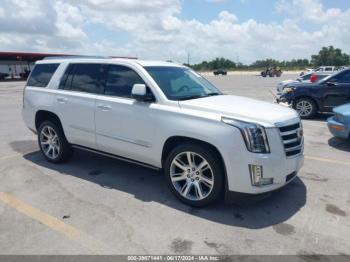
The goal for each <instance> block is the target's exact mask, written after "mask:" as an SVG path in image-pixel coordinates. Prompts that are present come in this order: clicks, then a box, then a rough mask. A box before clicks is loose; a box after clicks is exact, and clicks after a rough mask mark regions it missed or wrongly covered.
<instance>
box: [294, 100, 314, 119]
mask: <svg viewBox="0 0 350 262" xmlns="http://www.w3.org/2000/svg"><path fill="white" fill-rule="evenodd" d="M294 109H295V110H296V111H297V112H298V114H299V115H300V117H301V118H304V119H307V118H312V117H314V116H315V115H316V113H317V105H316V103H315V102H314V101H313V100H312V99H310V98H300V99H298V100H297V101H296V102H295V103H294Z"/></svg>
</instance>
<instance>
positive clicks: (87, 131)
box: [69, 125, 95, 133]
mask: <svg viewBox="0 0 350 262" xmlns="http://www.w3.org/2000/svg"><path fill="white" fill-rule="evenodd" d="M69 127H70V128H73V129H76V130H79V131H83V132H86V133H94V132H95V131H94V130H91V129H87V128H84V127H80V126H76V125H69Z"/></svg>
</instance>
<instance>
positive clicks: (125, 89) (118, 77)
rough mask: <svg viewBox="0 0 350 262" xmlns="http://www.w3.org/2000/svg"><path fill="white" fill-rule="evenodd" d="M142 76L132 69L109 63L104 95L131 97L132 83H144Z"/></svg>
mask: <svg viewBox="0 0 350 262" xmlns="http://www.w3.org/2000/svg"><path fill="white" fill-rule="evenodd" d="M144 83H145V82H144V81H143V80H142V78H141V77H140V76H139V75H138V74H137V73H136V72H135V71H134V70H132V69H130V68H128V67H125V66H119V65H110V66H109V70H108V73H107V81H106V87H105V95H109V96H120V97H131V89H132V88H133V86H134V84H144Z"/></svg>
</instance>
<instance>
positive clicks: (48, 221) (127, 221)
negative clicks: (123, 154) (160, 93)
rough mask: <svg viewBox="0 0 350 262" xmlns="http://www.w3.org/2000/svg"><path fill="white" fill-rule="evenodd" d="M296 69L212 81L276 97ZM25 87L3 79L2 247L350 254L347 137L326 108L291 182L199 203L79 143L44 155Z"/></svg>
mask: <svg viewBox="0 0 350 262" xmlns="http://www.w3.org/2000/svg"><path fill="white" fill-rule="evenodd" d="M296 77H297V76H296V75H284V76H282V77H281V78H261V77H260V76H256V75H241V76H239V75H229V76H219V77H214V76H208V79H209V80H211V81H212V82H213V83H214V84H216V85H217V86H218V87H219V88H220V89H221V90H222V91H223V92H225V93H228V94H234V95H241V96H247V97H252V98H256V99H259V100H264V101H269V102H272V100H273V97H272V95H271V94H270V92H269V90H274V88H275V86H276V84H277V83H278V81H281V80H283V79H289V78H291V79H293V78H296ZM23 86H24V82H6V83H0V254H225V255H227V254H279V255H281V254H298V255H304V254H350V252H349V250H350V219H349V215H350V194H349V188H350V142H349V141H348V142H346V141H341V140H338V139H335V138H333V137H332V136H331V134H330V133H329V131H328V129H327V126H326V119H327V116H325V115H320V116H318V117H317V119H315V120H306V121H303V125H304V134H305V165H304V167H303V168H302V170H301V172H300V173H299V175H298V177H297V178H296V179H295V180H294V181H293V182H292V183H290V184H289V185H288V186H286V187H285V188H283V189H281V190H278V191H276V192H274V193H272V194H271V196H269V197H268V198H265V199H259V198H243V199H240V200H239V201H237V203H235V204H227V203H226V204H225V203H222V202H221V203H218V204H216V205H214V206H210V207H206V208H202V209H196V208H192V207H189V206H186V205H184V204H182V203H180V202H179V201H178V200H177V199H175V197H174V196H173V195H172V194H171V193H170V192H169V191H168V189H167V188H166V185H165V182H164V181H163V177H162V174H161V173H160V172H156V171H153V170H149V169H145V168H143V167H139V166H134V165H131V164H127V163H124V162H120V161H117V160H114V159H109V158H105V157H102V156H97V155H94V154H91V153H87V152H82V151H76V152H75V155H74V157H73V158H72V159H71V160H70V161H69V162H68V163H66V164H61V165H54V164H50V163H48V162H46V161H45V159H44V158H43V156H42V155H41V154H40V152H39V151H38V146H37V142H36V137H35V135H34V134H32V133H31V132H30V131H29V130H28V129H27V128H26V127H25V125H24V123H23V122H22V118H21V114H20V110H21V106H22V91H23ZM257 114H259V112H257Z"/></svg>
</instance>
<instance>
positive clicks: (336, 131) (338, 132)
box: [327, 116, 350, 139]
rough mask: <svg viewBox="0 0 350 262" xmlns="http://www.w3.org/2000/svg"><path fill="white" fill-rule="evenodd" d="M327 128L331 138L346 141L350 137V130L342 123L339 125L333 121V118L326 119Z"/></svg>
mask: <svg viewBox="0 0 350 262" xmlns="http://www.w3.org/2000/svg"><path fill="white" fill-rule="evenodd" d="M327 126H328V129H329V131H330V132H331V133H332V135H333V136H335V137H339V138H343V139H348V138H349V136H350V130H349V128H347V127H346V126H345V125H344V124H343V123H340V122H338V121H336V120H335V119H334V117H333V116H332V117H330V118H328V119H327Z"/></svg>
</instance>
